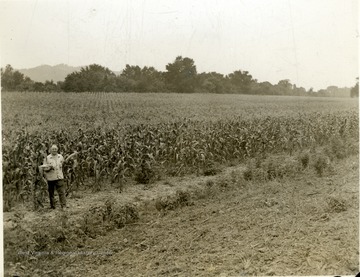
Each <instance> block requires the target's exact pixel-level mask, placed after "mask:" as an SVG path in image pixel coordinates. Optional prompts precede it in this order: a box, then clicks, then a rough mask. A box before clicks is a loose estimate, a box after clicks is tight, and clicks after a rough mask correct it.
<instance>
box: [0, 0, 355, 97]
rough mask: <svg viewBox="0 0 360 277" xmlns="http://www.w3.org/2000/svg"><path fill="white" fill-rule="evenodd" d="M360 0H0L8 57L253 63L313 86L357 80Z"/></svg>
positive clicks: (1, 54) (257, 72)
mask: <svg viewBox="0 0 360 277" xmlns="http://www.w3.org/2000/svg"><path fill="white" fill-rule="evenodd" d="M357 2H358V1H357V0H243V1H241V0H223V1H220V0H218V1H217V0H196V1H195V0H191V1H190V0H142V1H140V0H121V1H120V0H117V1H104V0H103V1H97V0H93V1H77V0H73V1H65V0H61V1H35V0H29V1H4V0H0V46H1V48H0V58H1V66H4V65H6V64H11V65H12V66H13V67H14V68H17V69H20V68H30V67H35V66H38V65H41V64H49V65H56V64H59V63H65V64H69V65H72V66H83V65H88V64H91V63H98V64H100V65H103V66H106V67H109V68H110V69H112V70H116V71H121V70H122V69H123V68H124V67H125V65H126V64H130V65H139V66H141V67H142V66H154V67H155V68H157V69H158V70H161V71H165V66H166V64H168V63H170V62H173V61H174V60H175V58H176V56H178V55H182V56H183V57H190V58H193V59H194V61H195V64H196V66H197V70H198V72H199V73H200V72H209V71H216V72H219V73H223V74H229V73H231V72H233V71H234V70H247V71H249V72H250V74H252V76H253V77H254V78H256V79H258V81H270V82H271V83H273V84H274V83H277V82H278V81H279V80H281V79H290V81H291V82H292V83H295V84H296V85H298V86H303V87H305V88H306V89H309V88H310V87H314V89H316V90H317V89H320V88H326V87H327V86H329V85H337V86H339V87H343V86H353V85H354V84H355V78H356V77H357V76H358V61H359V59H358V36H359V30H358V22H357V20H358V19H357V18H358V13H359V8H358V3H357Z"/></svg>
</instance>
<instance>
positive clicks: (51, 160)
mask: <svg viewBox="0 0 360 277" xmlns="http://www.w3.org/2000/svg"><path fill="white" fill-rule="evenodd" d="M63 162H64V157H63V156H62V155H61V154H56V155H52V154H50V155H48V156H47V157H46V158H45V160H44V162H43V164H46V165H52V166H53V168H54V169H52V170H50V171H45V178H46V180H48V181H55V180H62V179H64V174H63V172H62V165H63Z"/></svg>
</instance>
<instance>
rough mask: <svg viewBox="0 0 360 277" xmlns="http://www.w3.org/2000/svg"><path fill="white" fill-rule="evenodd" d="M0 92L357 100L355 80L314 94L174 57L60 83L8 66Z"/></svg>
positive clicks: (88, 71)
mask: <svg viewBox="0 0 360 277" xmlns="http://www.w3.org/2000/svg"><path fill="white" fill-rule="evenodd" d="M1 88H2V90H3V91H39V92H43V91H46V92H60V91H64V92H177V93H194V92H197V93H218V94H221V93H237V94H257V95H296V96H351V97H358V96H359V80H358V78H357V82H356V85H355V86H354V87H353V88H352V89H351V90H350V89H348V88H338V87H336V86H329V87H327V88H326V89H321V90H319V91H314V90H313V89H312V88H311V89H309V90H306V89H305V88H303V87H297V86H296V85H295V84H292V83H291V82H290V80H287V79H286V80H280V81H279V82H278V83H277V84H271V83H270V82H258V80H256V79H254V78H253V76H252V75H251V74H250V73H249V72H248V71H242V70H236V71H234V72H232V73H230V74H228V75H223V74H220V73H217V72H203V73H198V72H197V69H196V65H195V62H194V60H193V59H191V58H188V57H184V58H183V57H182V56H178V57H176V59H175V60H174V61H173V62H172V63H168V64H167V65H166V71H165V72H162V71H158V70H156V69H155V68H154V67H151V66H150V67H147V66H145V67H143V68H141V67H139V66H137V65H128V64H127V65H126V66H125V68H124V69H123V70H122V72H121V73H120V74H119V75H116V74H115V73H114V72H112V71H111V70H110V69H109V68H107V67H103V66H101V65H98V64H91V65H89V66H85V67H82V68H81V69H80V71H75V72H73V73H70V74H68V75H67V76H66V78H65V80H64V81H59V82H57V83H54V82H53V81H52V80H51V81H45V82H44V83H42V82H34V81H33V80H31V79H30V78H29V77H27V76H24V74H22V73H20V72H19V71H17V70H14V69H13V68H12V66H11V65H7V66H6V67H5V68H1Z"/></svg>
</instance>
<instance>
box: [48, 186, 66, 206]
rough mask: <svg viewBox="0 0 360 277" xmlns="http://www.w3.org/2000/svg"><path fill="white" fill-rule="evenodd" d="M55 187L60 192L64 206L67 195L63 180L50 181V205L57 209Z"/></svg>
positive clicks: (61, 202)
mask: <svg viewBox="0 0 360 277" xmlns="http://www.w3.org/2000/svg"><path fill="white" fill-rule="evenodd" d="M55 189H56V191H57V192H58V194H59V199H60V205H61V207H62V208H65V207H66V197H65V184H64V182H63V180H54V181H48V190H49V197H50V207H51V208H52V209H55V201H54V200H55V199H54V193H55Z"/></svg>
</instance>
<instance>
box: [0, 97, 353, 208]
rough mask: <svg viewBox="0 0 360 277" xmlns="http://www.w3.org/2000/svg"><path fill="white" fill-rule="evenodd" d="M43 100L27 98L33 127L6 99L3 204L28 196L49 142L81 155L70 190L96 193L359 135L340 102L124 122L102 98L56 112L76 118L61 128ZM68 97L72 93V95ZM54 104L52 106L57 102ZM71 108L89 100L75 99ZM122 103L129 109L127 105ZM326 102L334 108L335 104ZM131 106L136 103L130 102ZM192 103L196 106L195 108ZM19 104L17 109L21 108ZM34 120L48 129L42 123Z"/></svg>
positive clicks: (67, 170) (72, 168)
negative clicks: (285, 109)
mask: <svg viewBox="0 0 360 277" xmlns="http://www.w3.org/2000/svg"><path fill="white" fill-rule="evenodd" d="M106 95H107V94H105V93H103V94H99V96H96V97H101V98H102V99H103V101H105V103H106V105H110V104H108V103H109V102H108V99H106ZM33 96H34V95H33ZM36 96H39V95H38V94H36ZM26 97H27V96H26ZM26 97H25V98H26ZM41 97H46V105H47V109H45V106H41V105H43V103H42V102H41V99H38V100H39V101H38V104H36V103H35V102H33V103H32V105H33V106H32V107H29V108H28V111H27V113H28V118H35V120H33V124H32V125H30V124H29V123H27V124H25V125H24V124H22V123H21V120H20V119H19V115H21V112H18V113H16V111H11V112H10V111H8V110H7V108H8V107H7V106H6V105H7V103H9V106H11V105H10V104H11V101H13V98H11V94H9V95H6V97H3V101H2V105H3V106H2V109H3V118H2V120H3V126H4V127H3V149H2V151H3V195H4V197H3V198H4V207H5V208H10V207H11V206H13V205H14V204H15V203H19V202H27V201H30V200H31V199H32V197H33V193H34V188H36V186H40V185H41V178H40V177H39V172H38V166H39V165H40V164H41V163H42V161H43V158H44V157H45V155H47V154H48V149H49V147H50V146H51V145H52V144H57V145H58V146H59V148H60V153H62V154H63V155H64V157H65V158H66V156H68V155H70V154H72V153H74V152H77V153H78V154H77V155H76V156H75V158H73V159H70V160H69V161H68V162H67V163H65V164H64V174H65V179H66V182H67V185H68V190H72V191H74V190H78V189H84V188H91V189H92V190H94V191H97V190H100V189H101V188H102V186H103V185H104V184H107V183H112V184H114V185H115V186H119V187H121V186H122V184H123V183H124V182H125V181H126V180H131V179H136V178H140V181H141V182H144V183H146V182H149V181H150V180H151V178H154V175H155V174H157V173H159V172H161V174H163V175H171V176H176V175H183V174H188V173H194V172H198V171H200V170H203V169H206V168H207V167H209V166H211V165H212V164H227V163H229V162H234V161H236V162H241V161H244V160H246V159H248V158H252V157H257V156H259V155H265V154H269V153H283V152H287V153H289V154H290V155H291V154H292V153H293V152H294V151H297V150H302V149H308V148H311V147H313V146H319V145H324V144H326V143H328V142H330V141H331V140H332V139H334V138H338V139H342V140H347V139H355V140H358V112H357V109H356V108H355V109H354V108H347V109H346V108H343V106H341V108H339V109H331V108H329V109H328V110H326V109H324V110H325V112H317V111H313V110H305V111H300V112H299V111H298V112H297V113H290V112H288V113H284V112H283V113H276V110H277V106H276V105H273V106H271V108H272V113H270V112H268V111H266V112H265V113H264V114H260V116H259V115H257V116H251V115H249V114H247V115H246V116H243V115H240V114H237V111H235V112H234V114H235V115H233V116H222V117H217V118H215V117H211V118H210V119H208V120H206V119H204V118H202V117H201V116H200V117H197V118H194V117H193V118H189V117H184V116H183V117H177V116H175V115H174V114H171V112H172V109H174V110H177V107H176V106H175V105H172V106H170V107H166V109H167V110H166V111H165V110H164V111H162V114H164V115H166V114H167V113H168V114H169V115H168V116H163V117H161V118H157V115H158V114H159V113H160V112H159V110H157V112H156V113H154V114H155V116H153V118H151V120H148V123H146V122H144V120H143V119H144V118H142V120H138V121H136V120H134V122H131V123H129V122H123V121H121V120H120V119H121V117H120V116H117V117H115V118H111V117H110V114H111V112H109V115H108V114H107V113H103V112H100V113H99V112H98V111H99V110H101V109H102V108H103V104H101V103H102V102H101V101H99V104H98V106H96V105H95V106H94V107H92V110H89V112H88V113H86V114H84V113H81V109H80V110H78V111H77V110H76V109H73V110H72V111H67V110H64V111H60V110H59V111H58V113H59V115H61V116H62V117H65V116H66V113H68V114H67V116H69V117H71V118H73V117H75V118H77V117H79V118H81V120H77V122H72V121H71V120H72V119H71V118H70V119H68V121H69V123H68V124H67V125H66V122H65V121H66V117H65V119H64V118H62V119H61V120H62V123H63V127H61V128H60V127H58V126H56V128H52V125H51V124H52V123H58V122H57V121H56V120H55V119H51V115H52V114H51V112H50V111H51V104H50V103H51V102H50V101H51V94H45V96H43V95H42V96H41ZM41 97H40V98H41ZM56 97H58V95H57V96H56ZM70 97H74V95H73V94H70ZM114 97H116V96H114V95H113V94H112V95H110V99H111V98H114ZM121 97H123V96H121ZM131 97H135V96H133V95H132V96H131ZM137 97H138V99H140V98H141V96H137ZM175 97H178V96H177V95H176V96H175ZM232 97H234V96H232ZM16 98H17V99H18V100H19V99H22V95H21V94H16V97H14V99H16ZM95 99H96V98H95ZM10 100H11V101H10ZM14 101H15V100H14ZM256 101H259V100H258V99H256ZM306 101H307V100H306ZM65 102H66V101H65ZM18 103H19V102H18ZM60 104H61V103H60ZM62 104H63V103H62ZM127 104H128V105H129V111H128V114H131V113H134V108H131V103H127ZM143 104H144V103H142V105H143ZM225 104H226V103H225ZM225 104H224V105H225ZM250 104H251V102H250ZM292 104H293V103H292ZM24 105H25V104H24ZM36 105H38V107H37V106H36ZM53 105H55V106H56V103H54V104H53ZM58 105H59V103H58ZM74 105H75V104H73V107H75V106H74ZM76 105H86V103H85V101H83V102H81V101H79V103H77V104H76ZM122 105H125V106H126V104H124V103H122ZM327 105H329V107H330V106H331V105H333V106H334V104H333V103H330V104H329V103H328V104H327ZM20 106H21V102H20ZM333 106H332V107H333ZM355 106H356V105H355ZM49 107H50V109H49ZM107 107H108V106H107ZM135 108H136V109H138V108H139V107H137V106H136V105H135ZM157 108H159V106H157ZM192 108H193V109H196V108H197V107H196V105H194V106H192ZM17 109H19V110H20V107H17ZM163 109H164V108H163ZM268 109H269V107H268ZM111 110H114V111H115V110H117V107H116V105H114V104H113V105H112V108H111ZM177 112H179V111H178V110H177ZM121 113H124V114H126V110H125V111H124V110H123V109H122V111H121ZM137 113H139V114H140V115H139V117H141V114H142V111H141V110H137ZM255 113H257V114H259V113H261V110H258V111H256V110H254V114H255ZM149 114H150V112H149ZM149 114H148V115H146V116H149ZM22 116H23V115H22ZM44 116H45V120H44ZM92 116H96V118H99V117H100V118H101V120H102V121H103V124H102V125H98V126H96V125H93V126H90V125H89V124H82V121H84V122H85V123H89V122H88V121H87V120H86V117H88V120H89V119H90V118H92ZM46 118H50V119H48V120H46ZM169 118H172V119H171V120H169ZM154 119H156V120H154ZM16 120H18V121H16ZM36 120H38V121H39V122H40V123H41V124H42V125H45V127H44V126H41V127H42V128H39V127H38V124H37V123H36ZM64 120H65V121H64ZM11 121H12V122H13V123H14V121H16V122H17V124H18V126H19V127H21V128H16V129H15V128H10V127H9V122H11ZM107 121H108V122H107ZM90 124H91V122H90ZM34 126H35V127H34ZM139 176H140V177H139Z"/></svg>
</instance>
